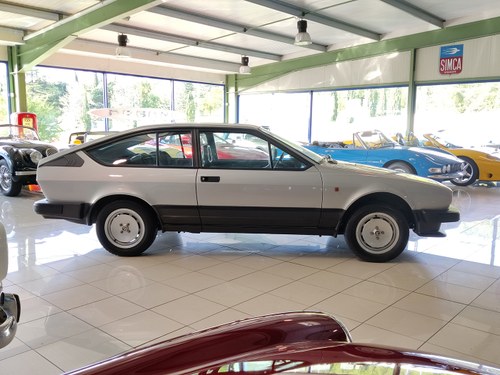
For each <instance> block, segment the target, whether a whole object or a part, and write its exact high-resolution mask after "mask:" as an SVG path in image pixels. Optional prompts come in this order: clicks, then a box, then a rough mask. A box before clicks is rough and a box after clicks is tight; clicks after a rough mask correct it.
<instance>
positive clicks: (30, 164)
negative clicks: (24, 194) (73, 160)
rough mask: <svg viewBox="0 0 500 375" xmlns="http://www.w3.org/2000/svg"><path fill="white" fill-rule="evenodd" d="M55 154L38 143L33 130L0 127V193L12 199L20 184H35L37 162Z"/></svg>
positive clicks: (54, 150) (18, 127) (53, 149)
mask: <svg viewBox="0 0 500 375" xmlns="http://www.w3.org/2000/svg"><path fill="white" fill-rule="evenodd" d="M57 151H58V150H57V148H55V147H54V146H53V145H51V144H48V143H45V142H42V141H40V139H39V138H38V133H37V132H36V130H35V129H33V128H30V127H26V126H20V125H8V124H7V125H0V192H1V193H2V194H3V195H7V196H10V197H13V196H16V195H19V193H20V192H21V189H22V187H23V185H29V184H36V168H37V166H38V162H39V161H40V159H42V158H44V157H46V156H49V155H52V154H55V153H56V152H57Z"/></svg>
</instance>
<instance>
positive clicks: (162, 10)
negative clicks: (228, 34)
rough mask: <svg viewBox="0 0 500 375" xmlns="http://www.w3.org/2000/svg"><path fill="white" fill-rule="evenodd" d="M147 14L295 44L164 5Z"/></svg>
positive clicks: (318, 48)
mask: <svg viewBox="0 0 500 375" xmlns="http://www.w3.org/2000/svg"><path fill="white" fill-rule="evenodd" d="M148 12H153V13H156V14H160V15H162V16H167V17H173V18H179V19H183V20H185V21H189V22H193V23H199V24H203V25H207V26H212V27H217V28H220V29H224V30H228V31H232V32H235V33H240V34H247V35H252V36H256V37H259V38H263V39H269V40H274V41H276V42H281V43H285V44H294V43H295V38H292V37H288V36H286V35H281V34H276V33H272V32H269V31H264V30H259V29H257V28H253V27H249V26H243V25H239V24H235V23H232V22H227V21H223V20H220V19H217V18H212V17H208V16H200V15H198V14H195V13H189V12H185V11H180V10H177V9H174V8H170V7H167V6H164V5H162V6H157V7H154V8H151V9H148ZM302 47H304V48H309V49H313V50H316V51H321V52H325V51H326V49H327V46H324V45H322V44H317V43H312V44H310V45H307V46H302Z"/></svg>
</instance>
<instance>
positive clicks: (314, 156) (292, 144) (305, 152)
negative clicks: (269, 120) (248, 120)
mask: <svg viewBox="0 0 500 375" xmlns="http://www.w3.org/2000/svg"><path fill="white" fill-rule="evenodd" d="M262 130H263V131H264V132H266V133H268V134H269V135H271V136H272V137H274V138H276V139H278V140H279V141H281V142H282V143H284V144H286V145H287V146H288V147H290V148H291V149H293V150H295V151H297V152H298V153H300V154H302V155H305V156H306V157H308V158H309V159H311V160H313V161H315V162H316V163H321V161H322V160H324V159H325V158H324V156H320V155H318V154H316V153H315V152H312V151H311V150H308V149H307V148H305V147H302V146H301V145H299V144H297V143H295V142H291V141H289V140H287V139H285V138H282V137H280V136H279V135H277V134H275V133H271V132H270V131H268V130H267V129H265V128H262Z"/></svg>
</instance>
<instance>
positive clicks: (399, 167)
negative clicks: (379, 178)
mask: <svg viewBox="0 0 500 375" xmlns="http://www.w3.org/2000/svg"><path fill="white" fill-rule="evenodd" d="M387 168H389V169H392V170H394V171H398V172H404V173H410V174H417V172H415V169H414V168H413V167H412V166H411V165H410V164H408V163H405V162H404V161H395V162H392V163H391V164H389V165H388V166H387Z"/></svg>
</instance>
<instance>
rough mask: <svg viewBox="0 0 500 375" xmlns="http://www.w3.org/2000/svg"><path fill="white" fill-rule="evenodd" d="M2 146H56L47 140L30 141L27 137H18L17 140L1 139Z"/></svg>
mask: <svg viewBox="0 0 500 375" xmlns="http://www.w3.org/2000/svg"><path fill="white" fill-rule="evenodd" d="M0 146H12V147H15V148H37V147H54V146H52V145H51V144H50V143H47V142H43V141H29V140H26V139H16V140H5V139H0Z"/></svg>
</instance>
